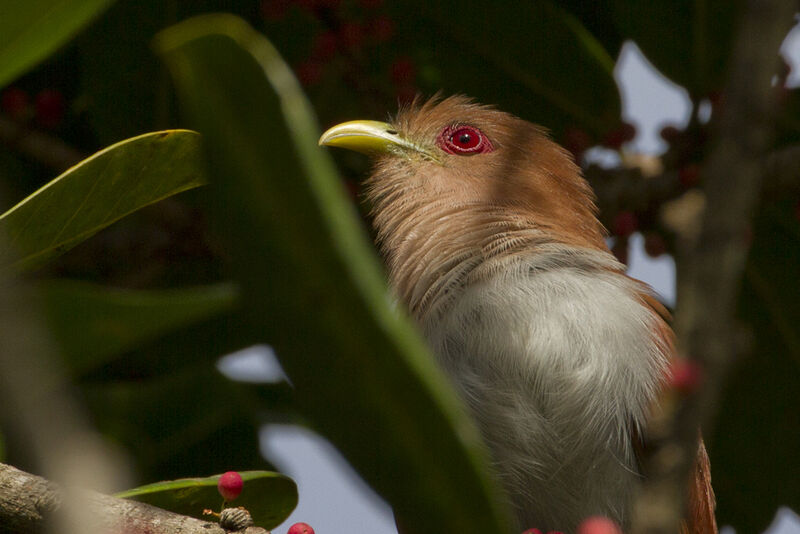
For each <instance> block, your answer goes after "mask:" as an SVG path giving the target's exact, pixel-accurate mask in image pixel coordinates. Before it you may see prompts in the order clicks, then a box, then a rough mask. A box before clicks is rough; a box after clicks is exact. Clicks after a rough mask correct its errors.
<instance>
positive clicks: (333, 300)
mask: <svg viewBox="0 0 800 534" xmlns="http://www.w3.org/2000/svg"><path fill="white" fill-rule="evenodd" d="M156 46H157V49H158V50H159V51H160V53H161V54H162V56H163V57H164V59H165V61H166V62H167V64H168V66H169V68H170V70H171V72H172V74H173V77H174V80H175V84H176V86H177V88H178V91H179V94H180V97H181V100H182V102H183V104H184V105H185V108H186V110H187V112H188V115H189V117H190V118H191V119H192V121H193V122H194V123H196V125H197V126H198V128H199V130H200V131H201V132H202V133H203V135H204V143H205V147H206V154H207V156H208V157H207V159H208V162H209V165H210V167H209V169H210V171H211V176H213V177H214V178H213V180H212V189H211V190H210V191H209V196H210V199H211V201H212V210H213V213H214V216H215V220H216V222H217V224H218V225H219V227H220V229H221V230H222V231H223V233H224V235H225V236H226V237H227V238H228V241H229V245H230V247H231V254H232V259H233V262H234V266H235V268H236V269H237V276H238V277H239V278H240V281H241V283H242V289H243V291H242V294H243V298H244V299H245V301H244V304H245V307H246V309H247V310H248V312H249V313H250V317H251V320H252V321H253V322H254V324H257V325H258V326H260V327H261V328H262V330H263V332H264V335H265V338H266V341H267V342H269V343H270V344H271V345H273V346H274V347H275V349H276V351H277V353H278V355H279V357H280V358H281V361H282V363H283V366H284V368H285V370H286V371H287V373H288V374H289V376H290V377H291V379H292V381H293V383H294V384H295V385H296V388H297V391H296V398H297V401H298V403H299V404H300V406H301V407H302V409H303V411H304V413H305V414H306V415H307V416H308V417H309V418H310V419H311V420H312V421H313V423H314V424H315V425H316V426H317V427H318V428H319V429H320V430H321V431H322V432H323V433H324V434H325V435H326V436H328V437H329V438H330V439H331V440H332V441H333V443H334V444H336V445H337V446H338V447H339V448H340V450H341V451H342V452H343V453H344V454H345V456H346V457H347V458H348V459H349V460H350V461H351V462H352V463H353V465H354V466H355V467H356V469H358V471H359V472H360V473H361V474H362V475H363V476H364V477H365V478H366V479H367V480H368V481H369V482H370V483H371V484H372V485H373V486H374V487H375V488H376V489H377V490H378V491H379V492H380V493H381V494H383V495H384V496H385V497H387V498H388V499H389V501H390V502H391V503H392V504H393V506H394V507H395V511H396V512H397V513H398V514H399V515H400V517H401V518H402V519H403V521H404V523H407V525H408V528H409V531H410V532H417V533H426V532H430V533H434V532H437V533H438V532H445V531H447V532H451V531H452V532H465V533H466V532H473V533H479V532H480V533H482V534H486V533H489V532H505V531H507V530H508V528H507V527H506V522H505V516H504V515H503V514H502V513H501V510H502V508H501V506H500V504H499V502H498V501H497V500H496V498H495V497H494V496H493V491H492V485H491V483H490V478H489V477H488V475H487V471H486V467H485V463H484V462H483V459H484V451H483V447H482V446H481V444H480V440H479V436H478V434H477V431H476V430H475V428H474V426H473V425H472V424H471V423H470V421H469V419H468V418H467V417H466V416H465V415H464V413H463V412H462V408H461V405H460V404H459V403H458V402H457V399H456V397H455V395H454V393H453V392H452V390H451V388H450V387H448V385H447V384H446V382H445V380H444V378H443V377H442V375H441V373H440V372H439V371H438V369H437V368H436V367H435V365H434V364H433V362H432V360H431V358H430V356H429V354H428V352H427V350H426V349H425V347H424V345H423V343H422V341H421V339H420V338H419V336H418V335H417V334H416V333H415V332H414V330H413V329H412V328H411V326H410V324H409V322H408V320H407V319H405V318H404V317H402V316H400V315H399V314H398V313H396V312H395V311H393V310H392V309H391V308H390V306H389V298H388V296H387V294H386V290H385V286H384V283H383V281H382V280H381V276H380V270H379V268H378V262H377V258H376V257H375V256H374V253H373V252H372V250H371V248H370V247H369V245H368V244H367V241H366V236H365V232H364V231H363V229H362V228H361V227H360V225H359V222H358V219H357V216H356V213H355V210H354V208H353V206H351V205H350V204H349V203H348V202H347V200H346V197H345V194H344V191H343V189H342V186H341V185H340V184H339V183H338V182H337V178H336V175H335V171H334V169H333V165H332V163H331V161H330V159H329V158H328V156H327V154H326V153H325V152H324V151H323V150H322V149H319V148H318V147H317V146H316V141H317V137H318V135H319V130H318V128H317V125H316V123H315V120H314V118H313V114H312V112H311V110H310V107H309V105H308V102H307V101H306V100H305V97H304V96H303V94H302V92H301V91H300V89H299V87H298V84H297V82H296V80H295V79H294V77H293V75H292V73H291V71H290V70H289V69H288V67H287V66H286V65H285V64H284V63H283V61H282V60H281V58H280V57H279V55H278V54H277V52H276V51H275V50H274V48H273V47H272V46H271V45H270V43H269V42H268V41H267V40H266V39H265V38H264V37H263V36H261V35H259V34H257V33H256V32H254V31H253V30H252V29H251V28H250V27H249V26H247V25H246V24H245V23H244V22H243V21H241V20H240V19H237V18H233V17H230V16H222V15H218V16H207V17H202V18H197V19H192V20H189V21H186V22H184V23H182V24H180V25H178V26H176V27H174V28H171V29H170V30H168V31H166V32H164V33H163V34H161V35H160V36H159V38H158V40H157V44H156Z"/></svg>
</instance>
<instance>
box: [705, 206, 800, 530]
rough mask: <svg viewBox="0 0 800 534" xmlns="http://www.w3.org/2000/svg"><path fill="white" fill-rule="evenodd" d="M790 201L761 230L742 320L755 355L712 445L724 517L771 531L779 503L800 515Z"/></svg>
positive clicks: (732, 385)
mask: <svg viewBox="0 0 800 534" xmlns="http://www.w3.org/2000/svg"><path fill="white" fill-rule="evenodd" d="M794 209H795V207H794V202H793V201H791V200H789V199H782V200H780V201H769V202H767V203H766V204H765V206H764V207H763V208H762V211H761V213H760V214H759V216H758V217H757V219H756V224H755V227H754V230H755V238H754V241H753V248H752V250H751V252H750V258H749V261H748V264H747V269H746V275H745V283H744V290H743V293H742V296H741V298H740V305H739V310H740V317H741V319H742V320H744V321H746V324H747V326H748V327H749V328H751V329H752V333H753V334H754V338H753V346H754V347H755V352H754V353H752V354H749V355H748V356H747V357H746V358H744V359H743V360H742V361H740V362H738V365H737V366H736V368H735V369H734V371H733V373H732V376H731V377H730V380H729V381H728V384H727V388H726V392H725V395H724V397H723V402H722V403H721V405H720V412H719V415H718V417H717V420H716V429H715V432H714V438H713V439H712V440H711V443H710V450H709V452H710V455H711V468H712V476H713V481H714V490H715V492H716V494H717V504H718V508H717V515H718V518H719V520H720V524H723V525H725V524H730V525H732V526H733V527H734V528H735V529H736V531H737V532H763V531H765V530H766V528H767V526H768V525H769V524H770V522H771V521H772V519H773V517H774V515H775V510H776V509H777V508H778V507H779V506H789V507H791V508H793V509H794V510H800V462H798V461H797V452H798V451H800V403H798V399H800V332H799V331H798V328H797V325H798V324H800V300H799V299H798V298H797V297H798V295H800V279H798V277H797V273H798V272H800V222H798V220H797V218H796V216H795V215H794Z"/></svg>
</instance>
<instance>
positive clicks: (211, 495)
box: [117, 471, 297, 529]
mask: <svg viewBox="0 0 800 534" xmlns="http://www.w3.org/2000/svg"><path fill="white" fill-rule="evenodd" d="M239 474H240V475H242V480H243V481H244V488H243V489H242V494H241V495H240V496H239V497H238V498H237V499H236V500H235V501H234V502H232V503H231V504H230V506H243V507H245V508H247V511H248V512H250V515H251V516H252V518H253V522H254V523H255V524H256V526H258V527H262V528H266V529H271V528H274V527H276V526H278V525H280V524H281V523H282V522H283V521H284V520H285V519H286V518H287V517H289V514H290V513H292V510H294V508H295V506H297V486H296V485H295V483H294V482H293V481H292V479H290V478H289V477H287V476H285V475H282V474H280V473H274V472H272V471H242V472H240V473H239ZM219 477H220V475H214V476H210V477H206V478H181V479H178V480H167V481H164V482H156V483H153V484H148V485H146V486H141V487H138V488H134V489H132V490H128V491H124V492H122V493H119V494H117V497H121V498H124V499H133V500H136V501H141V502H146V503H148V504H152V505H153V506H158V507H159V508H163V509H164V510H169V511H171V512H175V513H177V514H183V515H188V516H192V517H196V518H198V519H209V517H208V516H207V515H203V509H206V508H209V509H213V510H216V509H217V508H218V506H219V503H220V500H221V497H220V495H219V492H218V491H217V482H218V481H219Z"/></svg>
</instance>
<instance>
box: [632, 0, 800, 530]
mask: <svg viewBox="0 0 800 534" xmlns="http://www.w3.org/2000/svg"><path fill="white" fill-rule="evenodd" d="M796 8H797V2H796V0H750V1H749V2H748V4H747V9H746V12H745V14H744V18H743V19H742V21H741V28H740V31H739V34H738V36H737V40H736V43H735V46H734V49H733V53H732V56H731V70H730V78H729V82H728V85H727V87H726V91H725V96H724V98H725V102H726V105H725V108H724V109H723V110H722V113H721V115H720V117H719V122H718V123H717V125H716V129H715V131H714V133H715V134H716V135H715V136H714V137H713V138H712V139H711V145H710V146H711V150H710V152H709V154H708V157H707V159H706V161H705V162H704V165H703V167H702V171H701V172H702V175H703V176H704V194H705V196H706V209H705V212H704V213H703V218H702V224H701V228H700V231H699V233H698V235H697V236H696V237H693V236H683V239H682V242H681V243H680V245H681V246H680V247H679V251H678V252H679V258H678V261H677V262H676V263H677V264H678V269H679V271H678V313H677V316H676V322H675V327H676V328H675V330H676V333H677V336H678V347H679V351H680V352H681V353H682V354H685V355H686V356H687V357H690V358H692V359H693V360H695V361H696V362H697V363H698V364H699V365H700V366H701V368H702V369H704V371H705V372H704V373H703V376H704V378H705V382H704V384H703V387H702V388H701V389H700V390H699V391H698V392H697V393H696V394H694V395H690V396H689V397H687V398H686V399H685V402H683V403H677V405H676V407H675V408H674V409H669V408H667V409H665V410H663V412H662V414H660V415H659V416H656V417H655V418H654V421H653V422H652V423H651V427H650V428H649V432H648V433H649V437H650V438H651V440H652V441H653V443H652V445H653V446H652V448H651V454H650V456H649V457H648V459H647V461H646V464H645V472H646V475H647V476H648V481H647V483H646V484H645V486H644V488H643V491H642V493H641V495H640V496H639V498H638V499H637V502H636V506H635V509H634V517H633V529H632V532H633V533H634V534H640V533H645V532H647V533H659V534H674V533H675V532H678V530H679V524H680V520H681V517H682V516H683V513H682V512H683V509H684V504H685V503H684V493H685V492H684V489H685V487H686V480H687V478H688V475H689V473H690V470H691V468H692V466H693V463H694V460H695V456H696V451H697V429H698V428H699V427H700V426H701V425H702V423H704V422H708V421H709V420H710V417H711V416H712V415H713V413H714V412H715V405H716V402H717V400H718V397H719V393H720V391H721V388H722V385H723V381H724V379H725V376H726V374H727V369H728V367H729V365H730V363H731V362H732V361H733V359H734V357H735V356H736V355H737V347H736V343H735V340H736V338H737V336H736V335H735V332H736V330H735V325H734V311H735V304H736V299H737V297H738V292H739V287H740V284H741V276H742V272H743V269H744V263H745V260H746V256H747V252H748V248H749V240H748V238H747V235H748V233H749V224H750V219H751V216H752V214H753V212H754V210H755V207H756V205H757V202H758V197H759V194H760V192H761V189H762V181H763V174H764V171H765V168H768V167H765V164H764V161H765V159H764V157H765V152H766V150H767V148H768V146H769V143H770V141H771V139H772V136H773V129H774V122H775V114H776V109H777V99H776V96H777V95H776V91H775V89H774V88H773V87H772V85H771V81H772V78H773V76H774V75H775V73H776V72H777V70H778V49H779V47H780V45H781V42H782V40H783V38H784V37H785V35H786V33H787V32H788V30H789V28H790V27H791V25H792V24H793V15H794V13H795V10H796ZM775 161H776V163H777V161H778V160H777V159H776V160H775Z"/></svg>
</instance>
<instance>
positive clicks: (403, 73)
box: [389, 57, 417, 85]
mask: <svg viewBox="0 0 800 534" xmlns="http://www.w3.org/2000/svg"><path fill="white" fill-rule="evenodd" d="M389 69H390V75H391V77H392V81H393V82H394V83H396V84H397V85H402V84H412V83H414V78H416V76H417V67H416V65H414V62H413V61H412V60H411V59H410V58H407V57H400V58H397V59H396V60H395V61H394V63H392V66H391V67H390V68H389Z"/></svg>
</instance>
